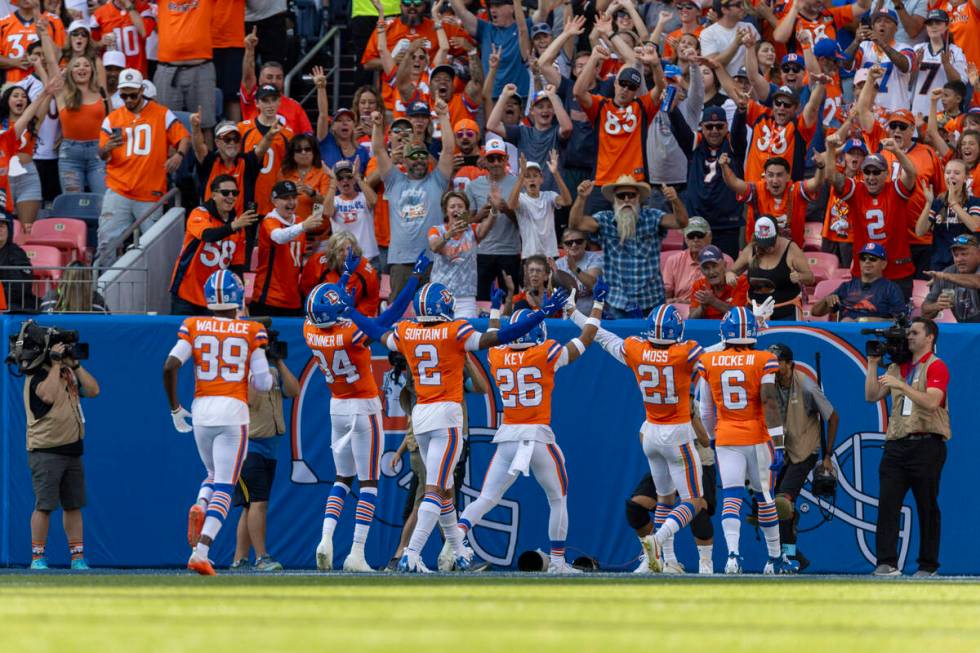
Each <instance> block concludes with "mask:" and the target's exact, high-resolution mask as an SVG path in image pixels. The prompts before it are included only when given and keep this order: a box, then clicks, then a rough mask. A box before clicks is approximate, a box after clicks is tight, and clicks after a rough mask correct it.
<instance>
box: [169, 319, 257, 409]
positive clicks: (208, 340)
mask: <svg viewBox="0 0 980 653" xmlns="http://www.w3.org/2000/svg"><path fill="white" fill-rule="evenodd" d="M177 337H178V338H180V339H181V340H184V341H186V342H187V343H188V344H189V345H190V346H191V350H192V351H193V354H194V396H195V397H229V398H231V399H238V400H240V401H242V402H244V403H245V404H248V374H249V367H250V361H251V359H252V352H253V351H255V350H256V349H258V348H259V347H263V346H265V345H266V344H268V342H269V336H268V334H267V333H266V332H265V327H263V326H262V325H261V324H259V323H258V322H252V321H249V320H230V319H228V318H219V317H189V318H187V319H186V320H184V323H183V324H181V325H180V330H179V331H178V332H177Z"/></svg>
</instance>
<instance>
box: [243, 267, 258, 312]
mask: <svg viewBox="0 0 980 653" xmlns="http://www.w3.org/2000/svg"><path fill="white" fill-rule="evenodd" d="M242 277H243V278H242V283H244V284H245V303H246V304H247V303H248V302H250V301H252V294H253V293H254V292H255V273H254V272H246V273H245V274H243V275H242Z"/></svg>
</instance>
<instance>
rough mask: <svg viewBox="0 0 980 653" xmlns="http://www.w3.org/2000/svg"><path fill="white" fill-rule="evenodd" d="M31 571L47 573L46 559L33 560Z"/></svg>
mask: <svg viewBox="0 0 980 653" xmlns="http://www.w3.org/2000/svg"><path fill="white" fill-rule="evenodd" d="M31 569H32V570H34V571H47V570H48V559H47V558H34V559H33V560H31Z"/></svg>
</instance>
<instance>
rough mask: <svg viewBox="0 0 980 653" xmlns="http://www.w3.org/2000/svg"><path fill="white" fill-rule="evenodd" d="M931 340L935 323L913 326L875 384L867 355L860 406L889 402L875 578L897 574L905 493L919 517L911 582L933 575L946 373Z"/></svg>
mask: <svg viewBox="0 0 980 653" xmlns="http://www.w3.org/2000/svg"><path fill="white" fill-rule="evenodd" d="M938 338H939V328H938V327H937V326H936V323H935V322H933V321H932V320H930V319H928V318H923V317H917V318H915V319H914V320H912V323H911V325H910V326H909V328H908V330H907V334H906V340H907V342H908V352H906V354H905V355H899V356H896V355H895V352H891V358H892V363H891V364H890V365H889V366H888V369H887V370H886V371H885V373H884V374H883V375H881V376H878V363H879V362H880V360H881V353H882V352H881V351H880V348H877V347H876V348H869V352H868V371H867V376H866V378H865V383H864V395H865V399H867V400H868V401H871V402H876V401H880V400H881V399H883V398H885V397H886V396H888V395H889V394H890V395H891V400H892V405H891V414H890V415H889V419H888V432H887V434H886V436H885V449H884V453H883V454H882V457H881V464H880V465H879V467H878V483H879V494H880V498H879V502H878V524H877V526H876V528H875V543H876V549H877V550H876V557H877V562H878V566H877V568H876V569H875V571H874V574H875V575H876V576H901V574H902V572H901V570H900V569H898V546H897V543H898V526H899V515H900V513H901V509H902V501H903V500H904V499H905V495H906V493H907V492H908V491H909V489H911V490H912V495H913V496H914V497H915V505H916V511H917V512H918V515H919V558H918V561H917V562H918V565H919V569H918V571H916V572H915V576H919V577H922V576H935V575H936V570H937V569H938V568H939V524H940V514H939V500H938V499H939V477H940V474H941V473H942V469H943V464H944V463H945V462H946V440H948V439H949V438H950V436H951V432H950V426H949V412H948V410H947V408H946V392H947V386H948V384H949V370H948V369H947V367H946V364H945V363H944V362H943V361H941V360H940V359H939V358H937V357H936V356H935V354H934V353H933V351H934V349H935V347H936V340H937V339H938ZM909 353H910V354H911V356H909V355H908V354H909ZM896 358H897V359H898V360H897V361H896V360H895V359H896Z"/></svg>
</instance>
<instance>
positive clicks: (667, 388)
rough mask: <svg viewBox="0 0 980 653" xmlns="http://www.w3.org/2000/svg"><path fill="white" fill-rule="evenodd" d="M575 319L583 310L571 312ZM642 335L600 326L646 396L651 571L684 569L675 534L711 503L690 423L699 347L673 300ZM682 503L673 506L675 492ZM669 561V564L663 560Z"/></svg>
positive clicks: (646, 543) (602, 337)
mask: <svg viewBox="0 0 980 653" xmlns="http://www.w3.org/2000/svg"><path fill="white" fill-rule="evenodd" d="M573 319H574V320H575V321H576V323H580V322H581V321H582V319H583V316H582V315H581V314H576V315H575V316H573ZM648 320H649V322H648V329H647V331H646V332H645V333H644V334H643V337H638V336H630V337H628V338H626V339H625V340H624V339H622V338H620V337H618V336H616V335H614V334H612V333H610V332H609V331H606V330H605V329H600V330H599V334H598V336H597V340H598V341H599V344H600V345H602V348H603V349H605V350H606V351H607V352H608V353H609V354H610V355H611V356H612V357H613V358H615V359H616V360H618V361H619V362H620V363H622V364H623V365H626V366H627V367H629V368H630V369H631V370H632V371H633V374H634V375H635V376H636V380H637V383H639V386H640V393H641V394H642V396H643V405H644V409H645V410H646V421H645V422H644V423H643V426H641V427H640V435H641V444H642V446H643V453H644V454H646V457H647V461H648V462H649V465H650V474H651V476H652V477H653V481H654V484H655V485H656V487H657V491H658V493H659V494H658V495H657V510H656V513H655V517H654V526H655V527H657V531H656V533H654V532H653V531H652V530H651V531H650V532H649V533H648V534H647V535H646V536H644V537H641V538H640V543H641V544H642V545H643V549H644V551H645V553H646V556H647V564H648V565H649V567H650V571H654V572H659V571H667V572H668V573H682V572H683V567H681V566H680V564H679V563H678V562H677V557H676V556H675V555H674V542H673V538H674V535H675V534H676V533H677V531H679V530H680V529H682V528H684V527H685V526H687V525H688V524H689V523H690V522H691V520H692V519H694V516H695V515H696V514H697V513H698V512H700V511H701V510H704V509H705V508H706V507H707V504H706V503H705V500H704V497H703V491H702V487H701V473H702V470H701V459H700V458H699V456H698V453H697V451H696V450H695V449H694V439H695V433H694V427H693V426H692V425H691V376H692V374H694V369H695V365H696V364H697V361H698V358H699V357H700V356H701V351H702V350H701V347H700V346H699V345H698V343H696V342H695V341H693V340H684V320H683V319H682V318H681V316H680V314H679V313H678V312H677V309H676V308H674V307H673V306H672V305H670V304H661V305H660V306H657V307H656V308H654V309H653V311H652V312H651V313H650V316H649V318H648ZM675 491H676V492H677V494H678V495H680V498H681V503H680V504H678V505H677V506H676V507H674V492H675ZM665 563H666V564H665Z"/></svg>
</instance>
